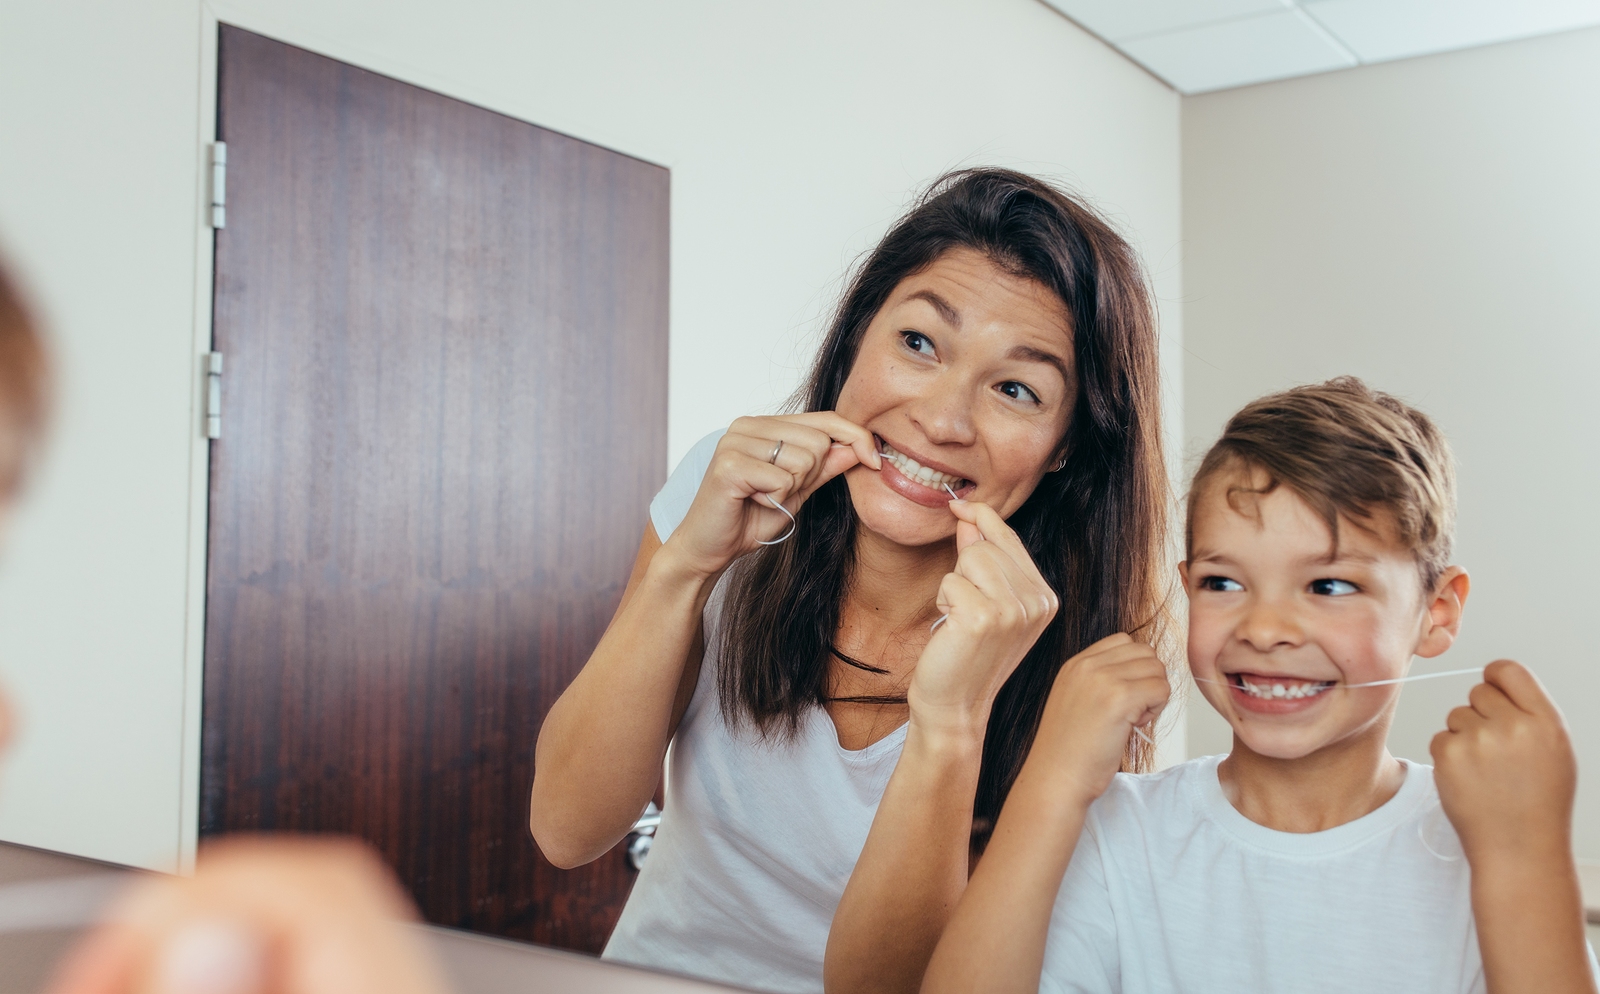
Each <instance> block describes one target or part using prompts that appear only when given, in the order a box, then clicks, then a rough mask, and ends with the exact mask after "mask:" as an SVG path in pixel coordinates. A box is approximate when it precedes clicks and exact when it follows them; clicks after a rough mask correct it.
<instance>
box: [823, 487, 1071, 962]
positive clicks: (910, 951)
mask: <svg viewBox="0 0 1600 994" xmlns="http://www.w3.org/2000/svg"><path fill="white" fill-rule="evenodd" d="M950 507H951V511H952V513H954V514H955V515H956V517H957V519H958V523H957V526H956V546H957V549H958V553H957V559H956V568H955V570H954V571H952V572H951V573H949V574H948V575H946V577H945V579H944V581H943V583H942V584H941V585H940V588H939V609H940V610H941V611H943V612H945V614H946V615H947V620H946V621H945V623H944V624H942V625H941V626H940V627H939V630H938V631H937V632H935V633H934V635H933V638H932V639H930V640H929V642H928V646H927V648H926V649H924V650H923V653H922V655H921V657H920V658H919V659H918V660H917V669H916V672H915V674H914V675H913V677H912V682H911V687H910V690H909V692H908V694H907V699H908V701H909V702H910V705H911V718H910V722H909V725H908V727H907V729H906V744H905V748H904V750H903V751H902V752H901V755H900V761H899V763H898V764H897V765H896V766H895V771H894V775H893V776H892V777H891V778H890V780H889V785H888V787H887V789H886V790H885V791H884V796H883V800H882V801H881V802H879V805H878V812H877V815H876V816H875V817H874V818H873V821H872V830H871V832H870V833H869V834H868V836H867V842H866V846H865V847H864V848H863V849H862V852H861V857H860V859H859V860H858V861H857V862H856V868H855V872H854V873H852V874H851V876H850V883H849V885H848V886H847V887H846V888H845V892H844V897H843V898H842V899H841V900H840V902H839V908H838V910H837V911H836V912H835V914H834V919H833V926H832V928H831V930H830V931H829V934H828V950H827V956H826V958H825V960H824V964H823V980H824V986H825V988H826V989H827V990H828V991H829V992H830V994H842V992H849V991H873V992H879V991H915V990H916V989H917V987H918V985H920V984H921V982H922V973H923V970H924V968H925V967H926V966H927V963H928V957H929V956H931V955H932V954H933V948H934V945H935V944H936V943H937V942H938V941H939V935H940V933H941V932H942V931H943V930H944V925H945V922H946V921H947V920H948V919H949V916H950V913H951V911H952V910H954V908H955V906H956V901H957V900H958V899H960V897H961V893H962V890H963V889H964V888H965V887H966V884H967V870H968V852H969V847H970V841H971V836H972V805H973V797H974V794H975V793H976V791H977V784H978V770H979V766H980V763H981V761H982V757H983V737H984V731H985V729H986V727H987V725H988V720H989V710H990V707H991V706H992V705H993V703H994V698H995V695H996V694H998V693H999V691H1000V687H1001V686H1002V685H1003V684H1004V683H1005V681H1006V678H1007V677H1009V676H1010V675H1011V673H1012V671H1013V670H1015V669H1016V667H1017V664H1018V663H1020V662H1021V661H1022V657H1023V656H1025V655H1026V654H1027V652H1028V650H1029V649H1030V648H1032V646H1033V643H1034V642H1035V641H1037V640H1038V638H1039V634H1040V633H1041V632H1043V631H1044V628H1045V626H1046V625H1047V624H1049V622H1050V619H1051V618H1053V617H1054V616H1055V611H1056V607H1057V600H1056V596H1055V594H1054V592H1052V591H1051V590H1050V587H1049V585H1048V584H1047V583H1045V582H1044V579H1043V578H1042V577H1041V576H1040V575H1039V572H1038V570H1037V569H1036V568H1035V567H1034V564H1033V561H1032V559H1031V558H1029V556H1028V553H1027V550H1026V548H1025V547H1024V546H1023V544H1022V542H1021V540H1020V539H1018V538H1017V536H1016V533H1014V532H1013V531H1012V530H1011V529H1010V528H1009V527H1008V526H1007V525H1006V523H1005V522H1004V521H1003V520H1002V519H1001V518H1000V516H999V514H997V513H996V512H995V511H994V510H993V509H992V508H990V507H988V506H987V505H985V504H982V503H977V502H973V503H968V502H966V501H952V502H951V505H950Z"/></svg>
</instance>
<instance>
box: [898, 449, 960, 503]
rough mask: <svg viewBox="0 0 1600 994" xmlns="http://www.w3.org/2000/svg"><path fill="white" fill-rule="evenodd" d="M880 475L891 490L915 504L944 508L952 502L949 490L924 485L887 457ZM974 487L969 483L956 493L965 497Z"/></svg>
mask: <svg viewBox="0 0 1600 994" xmlns="http://www.w3.org/2000/svg"><path fill="white" fill-rule="evenodd" d="M878 475H879V476H880V477H881V478H882V479H883V482H884V484H885V485H887V486H888V488H889V489H890V490H893V491H894V492H895V493H897V494H899V495H900V496H902V497H904V498H905V499H906V500H909V501H911V502H912V503H913V504H921V505H922V506H923V507H940V508H942V507H945V506H947V505H949V503H950V494H949V493H948V492H947V491H944V490H935V489H934V488H932V487H928V486H924V485H923V484H921V483H919V482H917V481H916V480H913V479H911V478H910V477H908V476H906V475H905V474H904V473H902V472H900V471H899V470H898V469H896V468H895V465H894V463H892V462H890V461H889V460H887V459H885V460H884V461H883V469H882V470H880V471H879V472H878ZM974 489H976V488H975V487H973V485H972V484H968V485H966V486H964V487H962V488H961V489H960V490H957V491H956V495H957V496H959V497H965V496H966V495H967V494H969V493H971V492H972V491H973V490H974Z"/></svg>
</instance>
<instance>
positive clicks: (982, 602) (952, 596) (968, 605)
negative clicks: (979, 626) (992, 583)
mask: <svg viewBox="0 0 1600 994" xmlns="http://www.w3.org/2000/svg"><path fill="white" fill-rule="evenodd" d="M934 604H935V605H936V606H937V607H938V608H939V612H940V613H941V614H945V615H949V616H952V617H953V616H954V615H955V614H956V613H957V612H960V613H961V615H962V617H964V618H974V619H976V618H977V617H978V616H980V615H982V614H986V613H987V611H988V609H989V598H987V597H985V596H984V594H983V591H981V590H979V589H978V588H977V587H976V586H974V585H973V583H972V581H971V580H968V579H967V578H966V577H964V576H958V575H957V574H955V573H946V574H945V575H944V579H942V580H940V581H939V596H938V597H936V598H934Z"/></svg>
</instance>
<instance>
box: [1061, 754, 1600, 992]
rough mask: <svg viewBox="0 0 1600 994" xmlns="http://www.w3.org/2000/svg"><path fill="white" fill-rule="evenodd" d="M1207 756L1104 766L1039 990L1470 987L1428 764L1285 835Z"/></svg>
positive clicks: (1466, 919) (1476, 973)
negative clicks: (1380, 792)
mask: <svg viewBox="0 0 1600 994" xmlns="http://www.w3.org/2000/svg"><path fill="white" fill-rule="evenodd" d="M1221 760H1222V757H1221V756H1207V757H1205V758H1203V759H1195V760H1191V761H1189V762H1187V763H1183V764H1181V765H1179V766H1175V767H1172V768H1171V769H1168V770H1164V771H1162V772H1160V773H1154V774H1149V775H1145V776H1132V775H1128V774H1120V773H1119V774H1118V775H1117V777H1116V779H1115V781H1114V782H1113V783H1112V785H1111V788H1110V789H1109V790H1107V791H1106V793H1105V795H1104V796H1102V797H1101V798H1100V799H1099V800H1098V801H1096V802H1095V804H1094V806H1093V807H1092V808H1090V810H1089V818H1088V821H1087V823H1086V824H1085V827H1084V834H1083V837H1082V838H1081V840H1080V841H1079V843H1078V848H1077V850H1076V852H1075V853H1074V854H1073V857H1072V863H1071V865H1070V866H1069V867H1068V869H1067V873H1066V876H1065V878H1064V879H1063V881H1062V884H1061V891H1060V893H1059V895H1058V896H1057V897H1056V905H1055V911H1054V913H1053V914H1052V916H1051V919H1050V937H1049V941H1048V943H1047V945H1046V947H1045V957H1044V976H1043V978H1042V980H1041V983H1040V985H1039V990H1040V991H1041V992H1050V994H1056V992H1067V991H1071V992H1074V994H1076V992H1089V991H1096V992H1100V991H1105V992H1112V991H1125V992H1128V994H1145V992H1156V991H1161V992H1168V991H1195V992H1202V991H1204V992H1210V991H1228V992H1235V991H1295V992H1308V994H1309V992H1318V991H1328V992H1340V994H1345V992H1351V991H1361V992H1372V991H1396V992H1401V991H1403V992H1405V994H1425V992H1429V991H1440V992H1443V991H1450V992H1462V991H1482V990H1483V989H1484V980H1483V965H1482V962H1481V961H1480V959H1479V956H1478V936H1477V930H1476V928H1475V927H1474V924H1473V917H1472V895H1471V892H1470V886H1471V878H1470V875H1469V871H1468V868H1467V861H1466V859H1465V858H1463V856H1462V852H1461V842H1460V840H1459V839H1458V838H1457V836H1456V833H1455V829H1454V828H1453V827H1451V825H1450V822H1449V820H1448V819H1447V818H1446V817H1445V814H1444V811H1443V809H1442V808H1440V806H1439V795H1438V792H1437V791H1436V790H1435V788H1434V785H1433V769H1432V767H1428V766H1422V765H1418V764H1416V763H1407V764H1406V779H1405V783H1404V784H1403V785H1402V786H1401V788H1400V790H1399V792H1398V793H1396V794H1395V796H1394V797H1393V798H1391V799H1390V800H1389V801H1388V803H1386V804H1384V805H1383V806H1382V807H1380V808H1379V809H1378V810H1376V811H1374V812H1372V813H1371V814H1368V815H1366V816H1365V817H1362V818H1358V819H1356V820H1355V821H1353V822H1350V823H1348V824H1345V825H1340V826H1339V827H1337V828H1332V829H1329V830H1327V831H1325V832H1312V833H1309V834H1293V833H1289V832H1278V831H1274V830H1272V829H1270V828H1266V827H1264V826H1262V825H1258V824H1256V823H1255V822H1253V821H1251V820H1250V819H1248V818H1246V817H1245V816H1244V815H1242V814H1240V813H1239V812H1238V810H1236V809H1235V808H1234V807H1233V805H1232V804H1230V803H1229V802H1228V800H1227V798H1226V797H1225V796H1223V793H1222V787H1221V784H1220V783H1219V782H1218V781H1217V764H1218V763H1220V762H1221ZM1591 959H1592V953H1591Z"/></svg>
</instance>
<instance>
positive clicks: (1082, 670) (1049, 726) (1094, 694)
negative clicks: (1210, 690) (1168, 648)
mask: <svg viewBox="0 0 1600 994" xmlns="http://www.w3.org/2000/svg"><path fill="white" fill-rule="evenodd" d="M1171 693H1172V687H1171V685H1170V684H1169V683H1168V682H1167V668H1166V666H1165V664H1163V663H1162V662H1161V658H1160V657H1159V656H1157V655H1156V651H1155V649H1154V648H1152V647H1151V646H1149V645H1146V644H1145V643H1143V642H1139V641H1136V640H1134V639H1133V638H1132V637H1130V636H1128V635H1125V634H1122V633H1120V632H1119V633H1118V634H1116V635H1112V636H1109V637H1107V638H1103V639H1101V640H1100V641H1098V642H1096V643H1095V644H1094V645H1091V646H1090V647H1089V648H1087V649H1085V650H1083V651H1082V652H1080V653H1078V654H1077V655H1076V656H1073V657H1072V658H1071V659H1069V660H1067V662H1066V664H1065V665H1063V666H1062V667H1061V672H1060V673H1058V674H1057V675H1056V681H1055V685H1054V686H1053V687H1051V689H1050V700H1049V701H1048V702H1047V703H1046V704H1045V709H1044V717H1043V719H1042V720H1041V721H1040V723H1039V733H1038V735H1036V736H1035V737H1034V740H1033V748H1032V750H1031V751H1030V753H1029V756H1030V765H1036V764H1035V763H1034V761H1033V758H1032V757H1038V758H1039V759H1042V760H1045V761H1046V762H1047V763H1048V764H1049V766H1050V767H1051V769H1052V770H1053V772H1052V773H1051V774H1050V777H1051V779H1052V781H1053V782H1054V784H1055V786H1056V787H1057V789H1060V790H1063V791H1066V792H1067V796H1068V798H1069V799H1070V800H1072V801H1075V802H1077V803H1081V804H1084V805H1087V804H1089V803H1090V802H1092V801H1093V800H1094V799H1095V798H1097V797H1099V796H1100V795H1101V794H1103V793H1105V791H1106V788H1107V787H1109V786H1111V778H1112V777H1113V776H1115V775H1116V773H1117V771H1118V770H1120V769H1121V768H1122V758H1123V756H1124V755H1125V754H1126V752H1127V749H1128V736H1130V735H1132V734H1133V730H1134V729H1135V728H1139V727H1142V726H1144V725H1147V724H1149V723H1151V722H1153V721H1154V720H1155V719H1156V718H1157V717H1158V716H1159V715H1160V714H1161V709H1162V708H1164V707H1166V704H1167V698H1168V697H1169V696H1170V695H1171Z"/></svg>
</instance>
